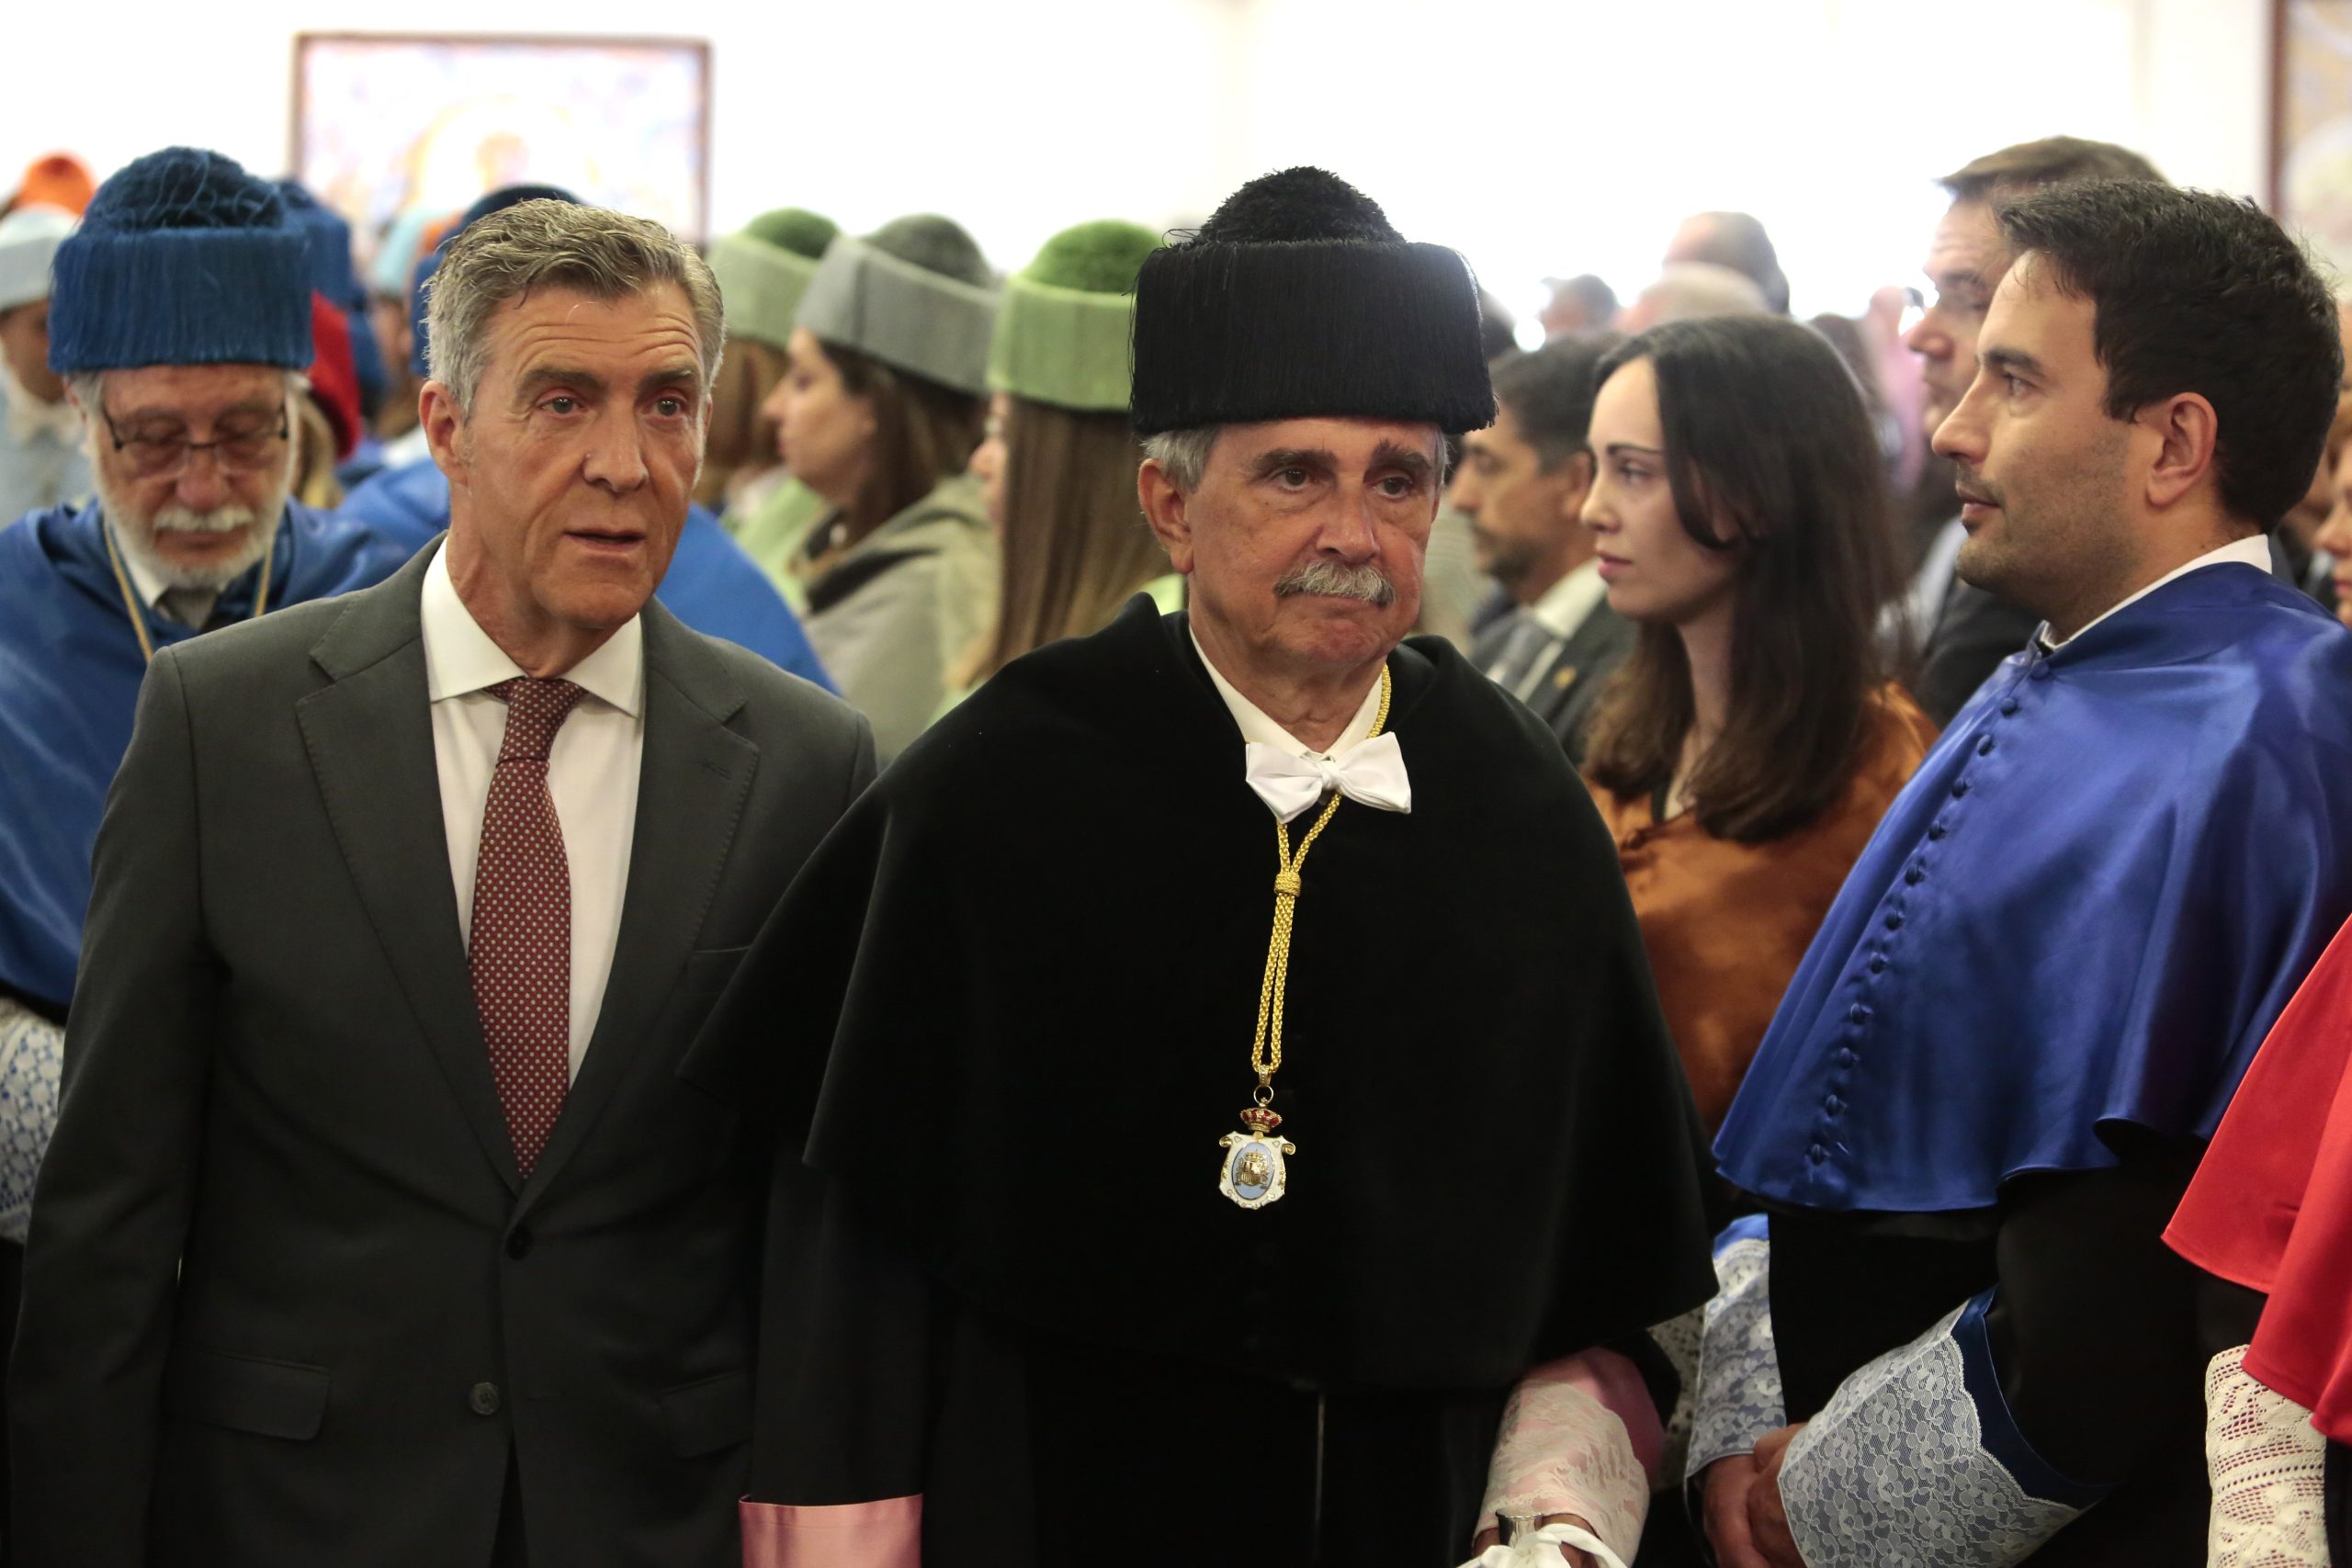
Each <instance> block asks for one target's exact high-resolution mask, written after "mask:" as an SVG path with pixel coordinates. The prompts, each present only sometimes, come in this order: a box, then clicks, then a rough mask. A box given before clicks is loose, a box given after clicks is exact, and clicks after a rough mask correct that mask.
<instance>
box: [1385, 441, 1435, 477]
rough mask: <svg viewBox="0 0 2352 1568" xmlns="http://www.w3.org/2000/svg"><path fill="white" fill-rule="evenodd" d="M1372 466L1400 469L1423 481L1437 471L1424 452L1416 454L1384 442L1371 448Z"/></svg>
mask: <svg viewBox="0 0 2352 1568" xmlns="http://www.w3.org/2000/svg"><path fill="white" fill-rule="evenodd" d="M1372 466H1373V467H1374V468H1402V469H1404V470H1405V472H1407V473H1408V474H1410V475H1412V476H1413V477H1414V478H1415V479H1427V478H1429V477H1430V475H1431V474H1433V473H1435V472H1436V471H1437V465H1435V464H1434V463H1431V462H1430V455H1429V454H1428V453H1426V452H1416V451H1414V450H1413V449H1412V448H1411V447H1410V446H1399V445H1397V443H1396V442H1394V441H1384V442H1382V443H1381V444H1380V445H1379V446H1375V447H1374V448H1373V452H1372Z"/></svg>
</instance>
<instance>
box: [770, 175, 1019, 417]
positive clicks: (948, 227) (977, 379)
mask: <svg viewBox="0 0 2352 1568" xmlns="http://www.w3.org/2000/svg"><path fill="white" fill-rule="evenodd" d="M910 257H914V258H920V259H909V258H910ZM953 275H960V276H953ZM996 307H997V291H996V288H994V286H993V284H992V283H991V282H990V281H989V273H988V267H987V264H986V263H985V262H983V261H981V260H980V254H979V247H978V245H975V244H974V243H972V240H971V236H969V235H968V234H966V233H965V232H964V231H963V230H962V229H960V228H958V227H957V226H956V224H954V223H952V222H950V221H949V220H946V219H944V218H937V217H933V216H930V215H928V214H925V215H922V216H919V217H916V218H901V219H899V220H897V221H895V222H893V223H890V224H888V225H886V226H884V227H883V228H882V229H880V230H878V231H876V232H875V233H873V234H870V235H868V236H866V237H865V239H862V240H859V239H852V238H850V237H849V236H848V235H843V236H842V237H841V238H840V239H837V240H835V241H834V242H833V243H832V245H831V248H829V249H828V250H827V251H826V252H825V259H824V260H823V261H822V262H821V263H820V264H819V265H818V267H817V276H815V277H814V278H812V279H811V280H810V281H809V288H808V292H807V293H805V294H803V295H802V296H801V297H800V310H799V314H798V316H797V325H800V326H804V327H807V328H808V329H809V331H810V332H812V333H816V334H817V336H819V337H820V338H822V339H823V340H824V341H826V342H827V343H832V344H840V345H842V347H844V348H851V349H855V350H856V351H857V352H858V353H860V354H865V355H872V356H873V357H874V358H876V359H878V360H880V361H881V362H882V363H883V364H885V365H888V366H889V367H892V368H894V369H898V370H904V371H906V372H908V373H909V374H910V375H915V376H921V377H923V378H925V379H927V380H932V381H936V382H938V383H939V384H940V385H941V386H944V387H952V388H954V389H956V390H957V391H959V392H968V393H971V394H972V395H973V396H975V397H983V396H986V395H987V393H988V365H989V333H990V332H991V330H992V329H993V327H994V325H995V322H996Z"/></svg>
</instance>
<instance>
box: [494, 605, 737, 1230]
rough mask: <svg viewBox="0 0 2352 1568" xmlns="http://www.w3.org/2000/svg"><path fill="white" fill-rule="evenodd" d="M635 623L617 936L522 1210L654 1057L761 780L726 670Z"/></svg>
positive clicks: (652, 618)
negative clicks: (636, 749) (640, 665)
mask: <svg viewBox="0 0 2352 1568" xmlns="http://www.w3.org/2000/svg"><path fill="white" fill-rule="evenodd" d="M644 613H645V752H644V759H643V761H642V762H641V763H640V764H639V774H638V786H637V825H636V834H637V837H636V842H635V846H634V847H633V848H632V850H631V851H630V853H629V863H628V886H627V888H626V889H625V890H624V891H623V893H622V897H621V925H620V936H619V940H618V942H617V943H616V945H615V947H614V949H613V968H612V976H611V978H610V979H609V980H607V981H606V982H605V997H604V1001H603V1004H602V1005H601V1006H600V1007H599V1008H598V1010H597V1012H596V1028H595V1032H594V1033H593V1034H592V1035H591V1036H590V1038H589V1042H588V1051H587V1055H585V1056H583V1057H582V1060H581V1064H580V1072H579V1074H578V1076H577V1077H575V1078H574V1079H573V1080H572V1084H571V1093H570V1094H569V1095H567V1096H566V1097H565V1099H564V1102H563V1112H562V1114H561V1115H560V1116H559V1117H557V1119H556V1124H555V1129H554V1131H553V1132H552V1133H550V1134H548V1146H547V1148H546V1150H545V1151H544V1152H543V1153H542V1154H541V1155H540V1156H539V1163H538V1165H537V1167H536V1168H534V1169H533V1170H532V1172H531V1180H530V1184H529V1186H528V1188H527V1189H526V1191H525V1192H524V1195H523V1204H524V1206H525V1207H528V1206H529V1205H530V1203H531V1201H533V1199H534V1198H535V1197H536V1196H537V1194H538V1193H539V1192H541V1191H544V1190H546V1189H547V1187H548V1184H549V1183H550V1182H552V1181H553V1180H555V1179H557V1178H558V1177H559V1176H560V1174H561V1172H562V1170H563V1168H564V1166H565V1165H566V1164H567V1163H569V1161H570V1160H571V1156H572V1155H573V1154H574V1153H575V1152H576V1151H577V1150H578V1148H579V1147H580V1145H581V1143H582V1140H583V1139H584V1138H586V1136H587V1135H588V1134H589V1132H590V1131H591V1130H592V1129H593V1128H594V1124H595V1122H596V1118H597V1117H598V1116H599V1115H600V1114H602V1112H603V1111H604V1109H605V1105H606V1104H607V1102H609V1101H610V1100H611V1099H612V1097H613V1093H614V1091H615V1090H616V1089H617V1088H618V1087H619V1086H620V1085H621V1083H622V1082H624V1081H625V1080H626V1079H627V1078H628V1077H629V1076H630V1074H631V1073H632V1072H633V1071H639V1070H642V1069H643V1067H644V1065H645V1063H646V1061H647V1059H648V1057H649V1055H652V1052H651V1051H650V1049H649V1047H650V1045H651V1044H653V1043H656V1037H655V1036H654V1034H653V1028H654V1025H655V1024H656V1023H657V1022H658V1021H659V1020H660V1017H661V1013H662V1008H663V1007H664V1005H665V1004H667V1003H668V1001H669V1000H670V998H671V995H672V993H673V991H674V989H675V988H676V986H677V982H678V978H679V976H680V975H681V974H682V973H683V972H684V969H685V964H686V958H687V955H688V954H689V953H692V952H693V951H694V949H695V938H696V937H697V936H698V935H700V933H701V931H702V924H703V918H704V916H705V915H706V914H707V912H708V910H709V908H710V901H711V897H712V896H713V895H714V894H715V893H716V892H717V891H718V879H719V874H720V873H721V872H722V871H723V870H725V868H726V865H727V856H728V853H729V851H730V850H731V849H732V848H733V846H734V842H735V829H736V825H737V824H738V822H739V821H740V820H741V818H742V814H743V805H744V802H745V801H746V800H747V799H748V798H749V797H750V795H751V791H752V776H753V774H755V773H757V772H758V770H759V760H760V749H759V748H758V747H757V746H756V745H754V744H753V743H752V741H750V740H748V739H745V738H744V737H742V736H741V735H738V734H736V733H735V732H734V731H733V730H731V729H729V728H727V722H726V721H727V720H728V719H729V717H731V716H733V715H734V714H735V713H736V712H737V711H738V710H739V709H741V707H742V705H743V693H742V689H741V686H740V685H738V684H737V683H736V682H735V681H734V679H733V677H732V676H731V675H730V674H729V671H728V670H727V667H726V665H725V664H724V663H723V662H722V661H721V660H719V659H718V657H717V656H716V655H715V654H714V653H713V652H712V651H711V650H710V649H708V648H707V647H705V646H704V645H703V644H702V642H701V639H700V638H699V637H696V636H695V634H694V633H692V632H690V631H688V630H686V628H685V627H684V626H682V625H681V624H680V623H679V622H678V620H677V619H676V618H675V617H674V616H673V615H671V614H670V613H669V612H668V611H667V610H665V609H663V608H662V606H661V604H658V603H654V602H650V601H649V602H648V603H647V604H646V606H645V612H644Z"/></svg>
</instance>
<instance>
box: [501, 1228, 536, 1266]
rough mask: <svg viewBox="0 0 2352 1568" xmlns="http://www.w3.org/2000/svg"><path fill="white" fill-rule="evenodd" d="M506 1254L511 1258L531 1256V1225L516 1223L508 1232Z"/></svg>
mask: <svg viewBox="0 0 2352 1568" xmlns="http://www.w3.org/2000/svg"><path fill="white" fill-rule="evenodd" d="M506 1256H507V1257H509V1258H528V1257H530V1256H531V1231H530V1227H529V1226H527V1225H516V1226H515V1228H514V1230H512V1231H511V1232H509V1233H508V1234H507V1237H506Z"/></svg>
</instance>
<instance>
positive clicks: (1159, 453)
mask: <svg viewBox="0 0 2352 1568" xmlns="http://www.w3.org/2000/svg"><path fill="white" fill-rule="evenodd" d="M1222 434H1225V426H1223V425H1221V424H1203V425H1197V426H1195V427H1193V429H1191V430H1163V431H1160V432H1159V433H1158V434H1154V435H1147V436H1145V437H1144V438H1143V455H1144V456H1145V457H1148V458H1149V459H1150V460H1151V461H1153V462H1155V463H1157V464H1159V468H1160V472H1162V473H1164V474H1166V475H1167V476H1168V482H1169V483H1170V484H1172V485H1174V486H1175V487H1176V488H1177V489H1178V490H1181V491H1183V492H1184V493H1185V494H1187V495H1190V494H1191V493H1192V492H1193V491H1196V490H1198V489H1200V488H1201V479H1202V476H1203V475H1204V474H1206V473H1207V472H1208V468H1209V450H1210V448H1212V447H1214V446H1216V438H1217V437H1218V436H1220V435H1222Z"/></svg>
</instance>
